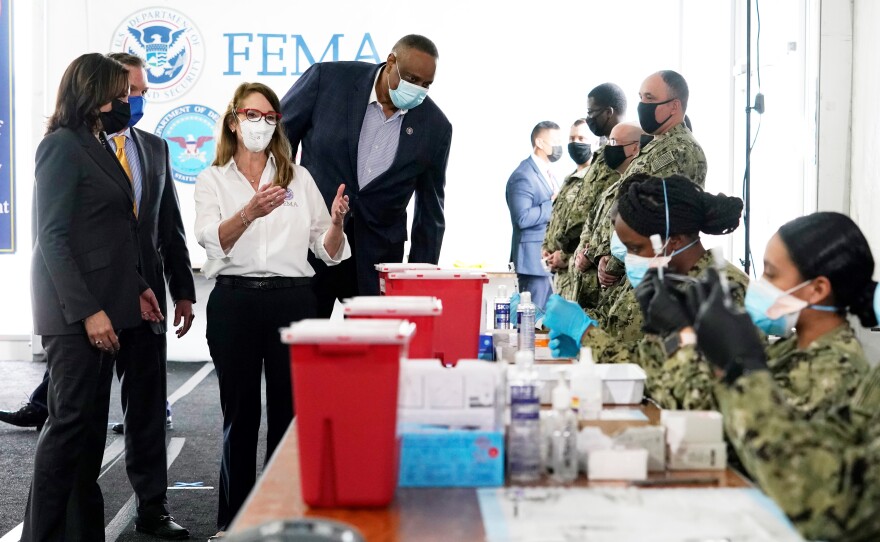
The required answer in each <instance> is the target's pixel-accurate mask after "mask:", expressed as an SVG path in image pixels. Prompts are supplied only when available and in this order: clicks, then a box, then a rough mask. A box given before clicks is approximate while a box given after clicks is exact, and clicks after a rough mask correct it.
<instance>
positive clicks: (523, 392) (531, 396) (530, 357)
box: [507, 342, 541, 482]
mask: <svg viewBox="0 0 880 542" xmlns="http://www.w3.org/2000/svg"><path fill="white" fill-rule="evenodd" d="M532 344H534V342H533V343H532ZM534 363H535V357H534V354H533V353H532V352H529V351H524V350H520V351H518V352H517V353H516V366H515V367H514V368H513V370H512V371H511V375H510V427H509V428H508V432H507V469H508V473H509V474H510V479H511V480H513V481H514V482H531V481H535V480H537V479H539V478H540V477H541V419H540V411H541V404H540V401H539V396H538V391H539V390H538V372H537V371H536V370H535V368H534Z"/></svg>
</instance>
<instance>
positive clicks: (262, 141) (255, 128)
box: [238, 119, 275, 152]
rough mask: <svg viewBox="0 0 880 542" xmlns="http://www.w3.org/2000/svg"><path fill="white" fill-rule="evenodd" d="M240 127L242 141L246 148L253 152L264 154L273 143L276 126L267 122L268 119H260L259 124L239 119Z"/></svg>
mask: <svg viewBox="0 0 880 542" xmlns="http://www.w3.org/2000/svg"><path fill="white" fill-rule="evenodd" d="M238 125H239V126H240V127H241V139H242V141H243V142H244V146H245V147H247V149H248V150H249V151H251V152H263V151H264V150H266V147H268V146H269V142H271V141H272V134H274V133H275V126H274V125H272V124H269V123H268V122H266V119H260V120H258V121H257V122H251V121H249V120H241V119H239V121H238Z"/></svg>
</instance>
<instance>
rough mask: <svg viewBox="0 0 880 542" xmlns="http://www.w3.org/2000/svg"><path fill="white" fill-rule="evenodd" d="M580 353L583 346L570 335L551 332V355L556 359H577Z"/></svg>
mask: <svg viewBox="0 0 880 542" xmlns="http://www.w3.org/2000/svg"><path fill="white" fill-rule="evenodd" d="M580 351H581V345H580V344H578V343H577V342H575V340H574V339H572V338H571V337H569V336H568V335H565V334H563V333H559V332H555V331H551V332H550V354H552V355H553V357H554V358H576V357H578V354H579V353H580Z"/></svg>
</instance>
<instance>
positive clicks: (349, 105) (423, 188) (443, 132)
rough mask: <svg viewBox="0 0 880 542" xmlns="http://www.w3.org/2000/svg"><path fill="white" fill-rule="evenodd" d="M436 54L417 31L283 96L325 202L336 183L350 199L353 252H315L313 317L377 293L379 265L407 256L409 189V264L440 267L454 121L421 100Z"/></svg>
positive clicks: (309, 75)
mask: <svg viewBox="0 0 880 542" xmlns="http://www.w3.org/2000/svg"><path fill="white" fill-rule="evenodd" d="M437 59H438V53H437V48H436V46H435V45H434V44H433V43H432V42H431V40H429V39H428V38H425V37H423V36H418V35H409V36H405V37H403V38H401V39H400V40H399V41H398V42H397V44H396V45H395V46H394V48H393V49H392V52H391V53H390V54H389V55H388V58H387V59H386V62H385V63H384V64H380V65H379V66H376V65H374V64H368V63H364V62H325V63H319V64H315V65H314V66H312V67H310V68H309V69H308V70H306V72H305V73H304V74H303V75H302V77H300V79H299V80H298V81H297V82H296V83H295V84H294V85H293V87H291V89H290V91H288V93H287V95H286V96H285V97H284V99H283V100H282V101H281V112H282V114H283V117H282V119H283V122H284V128H285V130H286V131H287V136H288V138H289V139H290V143H291V145H292V146H293V148H294V149H296V148H297V146H298V145H299V144H300V143H302V158H301V160H300V163H301V165H302V166H304V167H306V168H307V169H308V170H309V172H310V173H311V174H312V176H313V177H314V178H315V182H316V183H317V184H318V188H319V189H320V190H321V193H322V194H323V195H324V200H325V202H326V203H327V205H328V207H329V206H330V203H331V202H332V201H333V198H334V197H335V195H336V190H337V188H338V187H339V185H340V184H342V183H345V186H346V193H347V194H348V196H349V198H350V201H351V212H350V213H349V216H348V217H347V218H346V224H345V233H346V235H347V236H348V241H349V244H350V245H351V250H352V258H349V259H348V260H345V261H343V262H342V263H341V264H340V265H337V266H334V267H329V268H328V267H327V266H324V265H323V264H321V263H320V262H318V261H317V260H316V259H314V258H312V259H310V260H309V262H310V263H311V265H312V267H314V268H315V271H316V273H317V274H316V277H315V293H316V295H317V298H318V316H320V317H325V318H326V317H329V316H330V314H331V313H332V311H333V305H334V301H335V299H343V298H346V297H351V296H354V295H376V294H378V293H379V277H378V274H377V272H376V269H375V264H377V263H385V262H401V261H403V248H404V242H405V241H406V238H407V232H406V207H407V204H408V203H409V201H410V199H411V198H412V196H413V194H415V197H416V201H415V212H414V216H413V226H412V237H411V245H410V253H409V261H410V262H427V263H437V260H438V259H439V257H440V245H441V243H442V241H443V232H444V230H445V228H446V222H445V219H444V216H443V198H444V190H445V185H446V162H447V159H448V157H449V146H450V143H451V140H452V125H451V124H450V123H449V121H448V120H447V119H446V116H445V115H444V114H443V112H442V111H440V108H438V107H437V105H435V104H434V102H433V101H432V100H431V98H429V97H427V96H426V95H427V92H428V88H429V87H430V86H431V83H433V82H434V73H435V71H436V69H437Z"/></svg>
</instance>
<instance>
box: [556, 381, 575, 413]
mask: <svg viewBox="0 0 880 542" xmlns="http://www.w3.org/2000/svg"><path fill="white" fill-rule="evenodd" d="M570 407H571V390H569V389H568V386H567V385H566V384H565V381H563V380H560V381H559V384H557V385H556V387H555V388H553V410H567V409H568V408H570Z"/></svg>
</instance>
